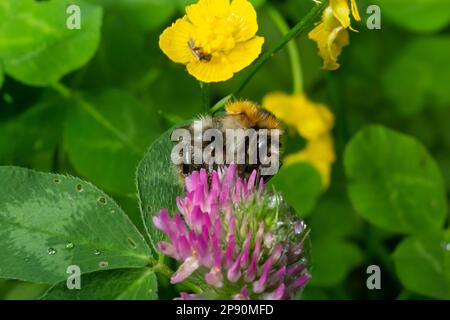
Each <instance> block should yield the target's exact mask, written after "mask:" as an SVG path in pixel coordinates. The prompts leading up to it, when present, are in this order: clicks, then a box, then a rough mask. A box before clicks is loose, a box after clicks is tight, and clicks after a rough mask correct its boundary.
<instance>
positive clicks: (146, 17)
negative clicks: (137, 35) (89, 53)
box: [88, 0, 177, 31]
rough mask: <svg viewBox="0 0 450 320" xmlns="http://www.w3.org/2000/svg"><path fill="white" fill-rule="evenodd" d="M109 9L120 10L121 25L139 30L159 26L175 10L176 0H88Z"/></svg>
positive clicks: (152, 28)
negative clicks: (135, 27)
mask: <svg viewBox="0 0 450 320" xmlns="http://www.w3.org/2000/svg"><path fill="white" fill-rule="evenodd" d="M88 1H89V2H91V3H95V4H98V5H102V6H103V7H105V8H106V9H107V10H110V11H120V12H121V13H122V15H123V17H124V20H122V25H130V24H131V25H134V26H137V27H139V28H140V30H141V31H151V30H155V29H157V28H159V27H161V26H162V25H163V24H164V23H166V22H167V20H168V19H169V18H170V17H172V16H173V14H174V13H175V11H176V2H177V1H176V0H88Z"/></svg>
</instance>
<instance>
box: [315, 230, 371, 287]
mask: <svg viewBox="0 0 450 320" xmlns="http://www.w3.org/2000/svg"><path fill="white" fill-rule="evenodd" d="M311 252H312V279H311V283H310V285H312V286H318V287H331V286H335V285H337V284H339V283H340V282H342V281H343V280H344V279H345V277H346V276H347V275H348V273H349V272H350V271H352V270H353V269H354V268H356V267H358V266H359V265H360V264H361V263H362V261H363V255H362V252H361V250H360V249H359V248H358V247H357V246H356V245H354V244H353V243H351V242H348V241H345V240H339V239H333V238H326V239H319V240H317V241H316V240H314V239H313V242H312V250H311Z"/></svg>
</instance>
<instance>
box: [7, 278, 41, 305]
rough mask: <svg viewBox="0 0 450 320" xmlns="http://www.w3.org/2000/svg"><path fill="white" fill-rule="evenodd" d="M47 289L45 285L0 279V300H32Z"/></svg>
mask: <svg viewBox="0 0 450 320" xmlns="http://www.w3.org/2000/svg"><path fill="white" fill-rule="evenodd" d="M48 288H49V286H48V285H47V284H40V283H31V282H23V281H17V280H7V279H0V300H34V299H37V298H39V297H40V296H42V294H43V293H44V292H45V291H47V290H48Z"/></svg>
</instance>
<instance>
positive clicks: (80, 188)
mask: <svg viewBox="0 0 450 320" xmlns="http://www.w3.org/2000/svg"><path fill="white" fill-rule="evenodd" d="M77 191H78V192H83V186H82V185H81V184H77Z"/></svg>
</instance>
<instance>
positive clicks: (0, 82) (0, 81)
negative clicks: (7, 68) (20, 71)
mask: <svg viewBox="0 0 450 320" xmlns="http://www.w3.org/2000/svg"><path fill="white" fill-rule="evenodd" d="M4 81H5V75H4V73H3V68H2V67H1V66H0V89H1V88H2V86H3V82H4Z"/></svg>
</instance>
